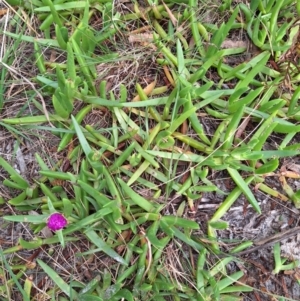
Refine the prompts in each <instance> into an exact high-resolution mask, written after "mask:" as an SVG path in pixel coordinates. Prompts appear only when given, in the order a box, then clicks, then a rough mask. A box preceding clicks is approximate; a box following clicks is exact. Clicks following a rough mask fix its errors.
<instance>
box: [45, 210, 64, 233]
mask: <svg viewBox="0 0 300 301" xmlns="http://www.w3.org/2000/svg"><path fill="white" fill-rule="evenodd" d="M67 223H68V222H67V219H66V218H65V217H64V216H63V215H62V214H61V213H57V212H56V213H52V214H51V215H50V216H49V218H48V220H47V226H48V228H49V229H50V230H52V231H57V230H61V229H62V228H64V227H65V226H66V225H67Z"/></svg>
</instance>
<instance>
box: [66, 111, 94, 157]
mask: <svg viewBox="0 0 300 301" xmlns="http://www.w3.org/2000/svg"><path fill="white" fill-rule="evenodd" d="M71 118H72V122H73V125H74V129H75V131H76V134H77V137H78V139H79V142H80V145H81V147H82V150H83V151H84V153H85V155H86V156H87V157H88V156H89V154H90V153H91V152H92V149H91V147H90V145H89V144H88V142H87V140H86V138H85V136H84V134H83V132H82V130H81V128H80V126H79V124H78V122H77V121H76V119H75V117H74V116H73V115H71Z"/></svg>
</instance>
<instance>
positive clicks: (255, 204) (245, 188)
mask: <svg viewBox="0 0 300 301" xmlns="http://www.w3.org/2000/svg"><path fill="white" fill-rule="evenodd" d="M227 171H228V173H229V174H230V176H231V177H232V179H233V181H234V182H235V184H236V185H237V186H238V187H240V189H241V190H242V191H243V193H244V194H245V196H246V197H247V199H248V201H249V203H250V204H251V205H252V207H253V208H254V209H255V210H256V211H257V212H258V213H259V214H260V213H261V210H260V207H259V204H258V202H257V201H256V199H255V197H254V195H253V193H252V191H251V190H250V188H249V187H248V185H247V184H246V182H245V181H244V179H243V178H242V177H241V175H240V174H239V173H238V171H237V170H235V169H232V168H230V167H228V168H227Z"/></svg>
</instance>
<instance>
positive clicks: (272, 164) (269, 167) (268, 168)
mask: <svg viewBox="0 0 300 301" xmlns="http://www.w3.org/2000/svg"><path fill="white" fill-rule="evenodd" d="M278 165H279V160H278V159H273V160H270V161H268V162H267V163H265V164H263V165H262V166H260V167H258V168H256V169H255V173H256V174H258V175H263V174H266V173H269V172H272V171H275V170H276V169H277V168H278Z"/></svg>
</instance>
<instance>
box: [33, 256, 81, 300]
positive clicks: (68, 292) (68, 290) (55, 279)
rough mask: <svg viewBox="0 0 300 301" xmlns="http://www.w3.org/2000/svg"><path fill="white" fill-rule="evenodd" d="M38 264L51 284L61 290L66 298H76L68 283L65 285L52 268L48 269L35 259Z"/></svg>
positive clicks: (44, 264)
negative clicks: (50, 280)
mask: <svg viewBox="0 0 300 301" xmlns="http://www.w3.org/2000/svg"><path fill="white" fill-rule="evenodd" d="M37 262H38V264H39V265H40V266H41V268H42V269H43V270H44V271H45V273H46V274H47V276H48V277H50V278H51V279H52V280H53V282H54V283H55V284H56V285H57V286H58V287H59V288H60V289H61V291H62V292H63V293H65V294H66V295H67V296H68V297H73V298H76V297H77V293H76V291H75V290H73V289H72V288H71V287H70V286H69V285H68V283H66V282H65V281H64V280H63V279H62V278H61V277H60V276H59V275H58V274H57V273H56V272H55V271H54V270H53V269H52V268H50V267H49V266H48V265H47V264H46V263H44V262H43V261H42V260H40V259H37Z"/></svg>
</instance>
